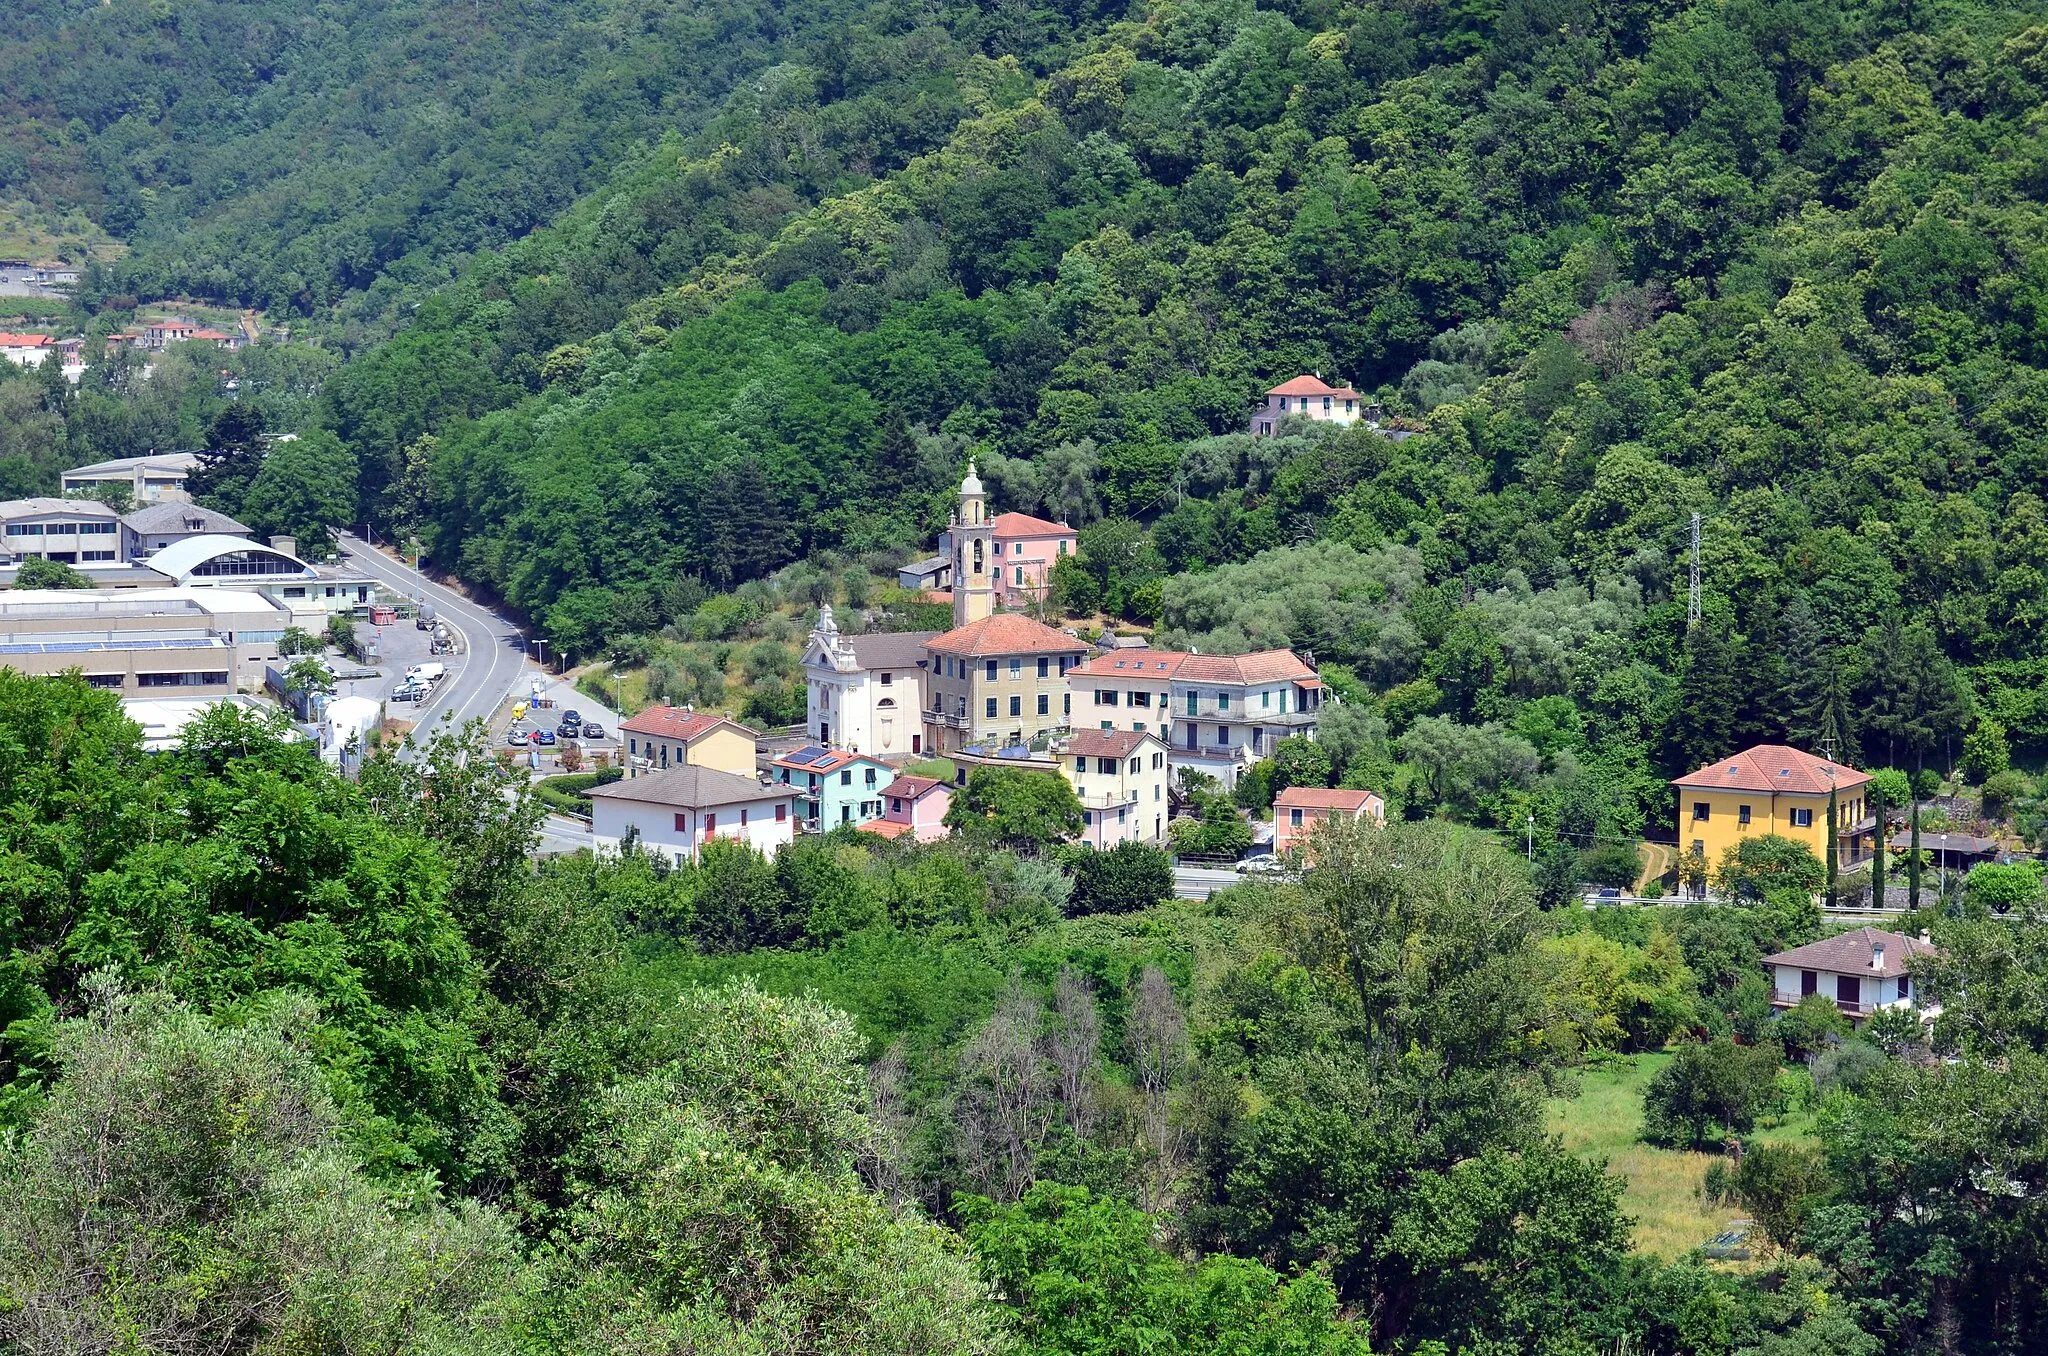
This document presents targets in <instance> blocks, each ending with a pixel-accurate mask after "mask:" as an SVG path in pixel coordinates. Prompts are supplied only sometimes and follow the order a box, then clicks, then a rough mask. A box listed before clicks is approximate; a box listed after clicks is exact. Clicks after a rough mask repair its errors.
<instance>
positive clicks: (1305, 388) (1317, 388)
mask: <svg viewBox="0 0 2048 1356" xmlns="http://www.w3.org/2000/svg"><path fill="white" fill-rule="evenodd" d="M1266 394H1267V395H1269V396H1276V395H1277V396H1319V395H1326V396H1342V397H1343V398H1344V399H1346V400H1362V399H1364V397H1363V396H1361V395H1359V394H1358V392H1356V391H1354V390H1352V389H1351V387H1350V386H1349V385H1344V386H1330V385H1327V384H1325V383H1324V381H1323V379H1322V378H1321V377H1311V376H1308V375H1307V374H1303V375H1302V376H1299V377H1296V378H1295V379H1294V380H1292V381H1283V382H1281V383H1280V384H1279V385H1278V386H1275V387H1273V388H1272V389H1271V390H1269V391H1267V392H1266Z"/></svg>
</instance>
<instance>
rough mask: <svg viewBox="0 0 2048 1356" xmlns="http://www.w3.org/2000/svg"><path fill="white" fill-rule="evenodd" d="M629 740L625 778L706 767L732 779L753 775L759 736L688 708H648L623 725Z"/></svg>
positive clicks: (735, 723)
mask: <svg viewBox="0 0 2048 1356" xmlns="http://www.w3.org/2000/svg"><path fill="white" fill-rule="evenodd" d="M619 733H620V734H621V735H622V736H624V738H625V740H626V779H627V780H628V781H631V780H632V779H634V778H636V777H639V776H641V775H642V774H645V773H655V772H662V771H666V770H667V769H669V768H673V767H686V766H687V767H706V768H712V769H714V770H716V771H719V772H724V773H727V774H729V775H731V776H734V777H751V776H753V775H754V764H755V754H756V750H757V749H758V748H759V742H758V741H759V737H758V736H757V735H756V734H755V733H754V732H753V731H752V730H749V729H748V728H747V727H746V726H744V725H742V724H740V723H739V722H738V721H736V720H728V719H726V718H725V717H724V716H721V715H719V714H718V713H717V712H715V711H695V710H692V709H691V708H689V707H687V706H650V707H648V708H647V709H646V710H645V711H642V712H641V713H640V714H639V715H637V716H634V717H632V718H631V719H629V720H627V721H626V722H625V723H624V724H623V725H621V726H619Z"/></svg>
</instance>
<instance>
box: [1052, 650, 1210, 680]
mask: <svg viewBox="0 0 2048 1356" xmlns="http://www.w3.org/2000/svg"><path fill="white" fill-rule="evenodd" d="M1186 658H1187V655H1186V654H1184V653H1182V652H1181V651H1179V650H1112V651H1111V652H1110V653H1108V654H1098V655H1094V656H1092V657H1090V659H1089V660H1088V662H1087V663H1085V664H1081V665H1079V666H1077V667H1075V668H1071V669H1068V670H1067V677H1069V678H1073V677H1075V676H1077V675H1078V676H1080V677H1083V678H1155V679H1158V680H1159V681H1160V682H1167V681H1169V680H1171V679H1172V678H1173V677H1174V675H1175V674H1177V673H1179V672H1180V665H1181V661H1182V660H1184V659H1186Z"/></svg>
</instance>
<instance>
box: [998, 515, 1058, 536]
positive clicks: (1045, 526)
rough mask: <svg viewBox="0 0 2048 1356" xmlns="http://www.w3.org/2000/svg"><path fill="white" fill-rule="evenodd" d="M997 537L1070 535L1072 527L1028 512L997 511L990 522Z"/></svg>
mask: <svg viewBox="0 0 2048 1356" xmlns="http://www.w3.org/2000/svg"><path fill="white" fill-rule="evenodd" d="M990 526H991V527H992V528H993V529H994V532H993V535H995V536H998V537H1071V536H1073V535H1074V529H1073V528H1071V527H1068V526H1067V525H1066V524H1065V523H1049V522H1047V521H1046V520H1045V519H1043V518H1034V517H1032V516H1031V515H1030V514H1028V513H998V514H997V515H996V516H995V519H994V521H993V522H992V523H991V524H990Z"/></svg>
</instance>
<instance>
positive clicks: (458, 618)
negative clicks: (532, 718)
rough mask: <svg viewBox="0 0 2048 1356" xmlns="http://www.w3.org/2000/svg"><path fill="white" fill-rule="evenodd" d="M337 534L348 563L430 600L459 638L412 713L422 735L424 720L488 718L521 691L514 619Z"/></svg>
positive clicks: (525, 670)
mask: <svg viewBox="0 0 2048 1356" xmlns="http://www.w3.org/2000/svg"><path fill="white" fill-rule="evenodd" d="M340 538H341V548H342V550H343V551H344V552H346V553H347V555H348V558H349V563H350V564H351V565H354V566H355V567H356V568H357V569H360V570H362V571H364V572H365V573H367V574H369V575H370V576H371V577H373V578H375V579H376V580H378V581H379V582H381V583H383V584H386V585H388V586H389V587H390V588H391V589H392V590H393V591H394V592H396V593H398V594H400V595H401V596H404V597H408V598H421V599H424V600H425V601H427V602H429V603H432V604H433V605H434V611H435V612H436V614H437V615H438V617H439V619H440V620H441V621H444V622H446V623H447V624H448V627H449V629H450V630H452V631H454V632H455V633H456V634H457V635H458V636H459V637H460V638H461V653H460V654H458V655H455V656H452V658H453V659H454V660H456V661H457V662H454V663H450V664H449V665H448V676H447V677H446V678H444V679H442V680H441V683H440V685H439V686H438V687H436V688H435V689H434V691H433V693H432V694H431V695H429V696H428V698H427V699H426V700H425V701H424V702H421V703H420V705H419V708H418V710H417V712H416V713H414V716H413V718H414V719H415V720H416V721H417V722H418V726H419V729H420V730H421V731H422V732H423V733H424V732H426V731H427V728H428V724H429V722H439V721H440V720H442V719H443V718H446V719H448V720H450V721H452V722H453V723H454V724H455V725H457V726H460V725H461V724H462V723H463V722H464V721H467V720H471V719H480V720H489V719H490V718H491V714H492V713H493V712H495V711H496V710H497V709H498V706H499V704H500V703H502V702H504V701H505V700H506V699H507V698H508V697H510V696H511V695H512V694H513V693H514V692H515V691H520V690H523V689H524V687H525V685H526V682H527V680H528V674H529V673H530V672H533V671H534V670H532V669H531V668H530V666H529V665H528V663H527V659H526V637H525V634H524V633H523V632H522V631H521V630H520V629H519V627H518V626H517V625H516V624H515V623H513V622H511V621H508V620H506V619H505V618H504V617H501V616H499V615H498V614H497V613H495V612H492V611H491V610H490V609H488V608H485V607H480V606H478V605H477V604H476V603H473V602H471V601H470V600H469V599H467V598H465V597H463V596H462V595H461V594H459V593H457V592H455V591H454V590H453V589H448V588H443V587H442V586H441V585H439V584H437V583H435V582H434V581H433V580H431V579H429V578H427V577H426V576H425V575H423V574H421V573H420V572H419V571H417V570H415V569H413V568H412V567H411V566H409V565H405V564H402V563H400V562H399V561H396V560H393V559H392V558H391V557H390V556H387V555H385V554H384V553H383V552H382V551H379V550H377V549H376V548H374V547H372V546H371V545H369V544H368V543H367V542H365V541H363V540H362V538H360V537H356V536H352V535H350V534H349V533H346V532H343V533H341V534H340Z"/></svg>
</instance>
